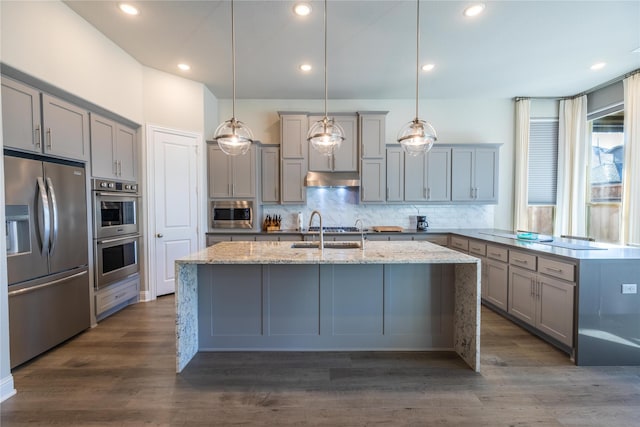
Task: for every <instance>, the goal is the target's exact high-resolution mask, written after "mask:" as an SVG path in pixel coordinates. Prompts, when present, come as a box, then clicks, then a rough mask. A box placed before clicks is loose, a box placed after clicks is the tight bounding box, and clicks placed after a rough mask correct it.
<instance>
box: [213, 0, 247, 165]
mask: <svg viewBox="0 0 640 427" xmlns="http://www.w3.org/2000/svg"><path fill="white" fill-rule="evenodd" d="M231 63H232V65H231V67H232V74H233V104H232V115H231V119H229V120H227V121H226V122H223V123H222V124H220V126H218V128H217V129H216V132H215V134H214V137H213V139H214V140H215V141H216V142H217V143H218V146H219V147H220V149H221V150H222V151H223V152H224V153H225V154H227V155H229V156H237V155H241V154H245V153H246V152H247V151H249V148H250V147H251V143H253V134H252V133H251V130H250V129H249V128H248V127H247V126H246V125H245V124H244V123H242V122H241V121H239V120H236V35H235V28H234V16H233V0H231Z"/></svg>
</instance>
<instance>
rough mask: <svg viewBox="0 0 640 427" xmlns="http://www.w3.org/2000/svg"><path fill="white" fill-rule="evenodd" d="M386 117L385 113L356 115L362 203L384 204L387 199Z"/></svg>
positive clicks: (361, 113)
mask: <svg viewBox="0 0 640 427" xmlns="http://www.w3.org/2000/svg"><path fill="white" fill-rule="evenodd" d="M386 115H387V113H386V112H359V113H358V146H359V150H360V182H361V184H360V202H362V203H384V202H385V201H386V199H387V196H386V192H387V183H386V177H387V161H386V158H387V153H386V146H385V143H384V140H385V132H386V130H385V127H386Z"/></svg>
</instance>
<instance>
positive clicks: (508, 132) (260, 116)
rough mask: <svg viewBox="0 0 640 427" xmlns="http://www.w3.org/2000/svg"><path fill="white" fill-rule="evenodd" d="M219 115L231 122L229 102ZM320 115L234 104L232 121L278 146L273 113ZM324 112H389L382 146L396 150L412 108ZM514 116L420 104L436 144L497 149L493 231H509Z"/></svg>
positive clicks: (293, 107) (304, 107)
mask: <svg viewBox="0 0 640 427" xmlns="http://www.w3.org/2000/svg"><path fill="white" fill-rule="evenodd" d="M219 109H220V119H221V120H224V119H226V118H228V117H231V101H230V100H228V99H227V100H220V102H219ZM323 109H324V106H323V101H322V100H264V99H240V100H236V118H237V119H238V120H242V121H243V122H244V123H246V124H247V125H248V126H249V128H250V129H251V130H252V132H253V134H254V137H255V138H256V139H258V140H260V141H261V142H263V143H272V144H279V143H280V126H279V118H278V113H277V112H278V111H309V112H321V111H323ZM329 110H330V111H332V112H354V111H389V114H388V115H387V122H386V142H387V144H395V143H396V135H397V132H398V130H399V129H400V127H401V126H402V125H403V124H404V123H406V122H408V121H409V120H412V119H413V117H414V116H415V102H414V101H413V100H410V99H381V100H380V99H378V100H374V99H353V100H340V99H337V100H331V99H330V100H329ZM514 114H515V113H514V103H513V100H512V99H446V100H445V99H434V100H431V99H427V100H421V105H420V118H422V119H425V120H427V121H429V122H431V124H432V125H433V126H434V127H435V129H436V131H437V132H438V141H439V142H441V143H447V144H459V143H499V144H502V147H501V148H500V194H499V201H500V203H499V204H498V205H497V206H496V207H495V209H494V212H493V215H494V221H493V224H492V225H493V226H494V227H496V228H504V229H511V227H512V225H511V224H512V210H513V156H514ZM227 116H228V117H227ZM373 209H375V207H373Z"/></svg>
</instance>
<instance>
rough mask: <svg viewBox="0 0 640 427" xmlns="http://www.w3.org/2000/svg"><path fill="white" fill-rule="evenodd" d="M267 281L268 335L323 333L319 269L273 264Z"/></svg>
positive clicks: (267, 273) (266, 270) (265, 278)
mask: <svg viewBox="0 0 640 427" xmlns="http://www.w3.org/2000/svg"><path fill="white" fill-rule="evenodd" d="M264 280H265V283H266V291H267V292H266V294H265V296H266V306H267V308H266V312H265V314H266V322H267V331H268V332H267V334H268V335H271V336H274V335H319V334H320V323H319V319H320V306H319V304H318V299H319V295H320V283H319V282H318V268H317V266H309V265H291V266H281V265H271V266H269V267H268V268H266V269H265V271H264Z"/></svg>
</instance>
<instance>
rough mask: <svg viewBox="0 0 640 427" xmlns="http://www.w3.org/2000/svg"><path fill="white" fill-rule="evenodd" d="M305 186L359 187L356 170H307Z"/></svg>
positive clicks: (358, 177) (358, 176)
mask: <svg viewBox="0 0 640 427" xmlns="http://www.w3.org/2000/svg"><path fill="white" fill-rule="evenodd" d="M304 185H305V186H307V187H360V175H359V174H358V172H307V176H306V177H305V179H304Z"/></svg>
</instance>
